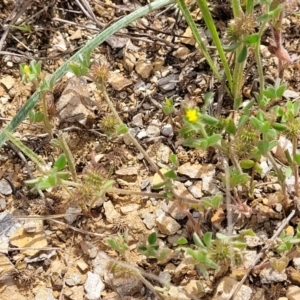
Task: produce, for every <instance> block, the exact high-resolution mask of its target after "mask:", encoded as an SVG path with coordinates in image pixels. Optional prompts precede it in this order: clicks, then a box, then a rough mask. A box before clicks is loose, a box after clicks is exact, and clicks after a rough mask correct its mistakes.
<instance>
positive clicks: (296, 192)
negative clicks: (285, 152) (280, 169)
mask: <svg viewBox="0 0 300 300" xmlns="http://www.w3.org/2000/svg"><path fill="white" fill-rule="evenodd" d="M292 142H293V165H294V166H293V169H294V177H295V183H294V188H295V195H296V196H297V197H299V167H298V164H297V162H296V160H295V157H296V155H297V137H293V141H292Z"/></svg>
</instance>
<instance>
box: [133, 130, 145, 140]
mask: <svg viewBox="0 0 300 300" xmlns="http://www.w3.org/2000/svg"><path fill="white" fill-rule="evenodd" d="M147 136H148V133H147V131H146V130H145V129H142V130H141V131H140V132H139V133H138V134H137V135H136V137H137V138H138V139H139V140H141V139H143V138H145V137H147Z"/></svg>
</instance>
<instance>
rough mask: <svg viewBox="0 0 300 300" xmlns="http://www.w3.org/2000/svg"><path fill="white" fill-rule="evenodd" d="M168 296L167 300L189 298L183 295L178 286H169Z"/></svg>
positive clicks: (184, 299)
mask: <svg viewBox="0 0 300 300" xmlns="http://www.w3.org/2000/svg"><path fill="white" fill-rule="evenodd" d="M168 294H169V295H168V300H179V299H180V300H190V298H189V297H187V296H186V295H185V292H184V291H183V288H181V287H178V286H174V285H171V286H170V289H169V291H168Z"/></svg>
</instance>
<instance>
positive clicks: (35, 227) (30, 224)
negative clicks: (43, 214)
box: [23, 220, 43, 233]
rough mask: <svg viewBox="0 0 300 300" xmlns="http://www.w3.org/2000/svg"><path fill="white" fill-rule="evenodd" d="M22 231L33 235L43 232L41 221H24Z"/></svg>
mask: <svg viewBox="0 0 300 300" xmlns="http://www.w3.org/2000/svg"><path fill="white" fill-rule="evenodd" d="M23 228H24V230H25V231H26V232H27V233H34V232H39V231H42V230H43V221H42V220H26V221H25V223H24V225H23Z"/></svg>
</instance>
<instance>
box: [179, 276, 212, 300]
mask: <svg viewBox="0 0 300 300" xmlns="http://www.w3.org/2000/svg"><path fill="white" fill-rule="evenodd" d="M197 283H198V284H200V285H201V289H202V290H199V289H198V285H197ZM184 289H185V290H186V291H187V293H188V294H190V295H192V296H194V297H195V298H201V297H203V296H204V295H205V294H208V293H211V292H212V290H211V288H210V287H209V286H208V285H207V284H205V281H203V282H201V283H200V282H199V280H195V279H192V280H190V281H189V283H188V284H187V285H186V286H185V287H184Z"/></svg>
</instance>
